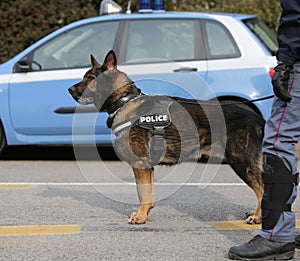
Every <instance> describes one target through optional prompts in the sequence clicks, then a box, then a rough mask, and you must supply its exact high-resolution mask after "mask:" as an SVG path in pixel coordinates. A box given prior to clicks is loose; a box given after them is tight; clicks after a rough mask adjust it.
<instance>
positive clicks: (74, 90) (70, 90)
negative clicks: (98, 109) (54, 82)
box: [68, 86, 76, 94]
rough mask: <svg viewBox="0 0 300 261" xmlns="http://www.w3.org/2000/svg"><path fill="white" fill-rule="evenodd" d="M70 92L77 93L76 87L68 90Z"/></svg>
mask: <svg viewBox="0 0 300 261" xmlns="http://www.w3.org/2000/svg"><path fill="white" fill-rule="evenodd" d="M68 91H69V93H70V94H72V93H74V92H76V88H75V86H72V87H70V88H69V89H68Z"/></svg>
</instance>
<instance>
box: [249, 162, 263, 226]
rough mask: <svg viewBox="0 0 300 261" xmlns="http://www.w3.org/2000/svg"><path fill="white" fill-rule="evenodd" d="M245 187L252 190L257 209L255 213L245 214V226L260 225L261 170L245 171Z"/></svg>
mask: <svg viewBox="0 0 300 261" xmlns="http://www.w3.org/2000/svg"><path fill="white" fill-rule="evenodd" d="M246 171H247V173H248V174H247V180H246V183H247V185H248V186H249V187H250V188H252V189H253V191H254V193H255V195H256V197H257V202H258V203H257V209H256V210H255V211H249V212H247V213H246V216H247V218H246V220H245V222H246V223H247V224H260V223H261V201H262V198H263V193H264V189H263V186H264V185H263V181H262V176H261V173H262V171H261V169H260V168H256V167H255V168H254V169H253V168H252V169H250V168H248V169H247V170H246Z"/></svg>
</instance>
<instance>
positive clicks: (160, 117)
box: [140, 114, 168, 123]
mask: <svg viewBox="0 0 300 261" xmlns="http://www.w3.org/2000/svg"><path fill="white" fill-rule="evenodd" d="M163 121H168V115H166V114H161V115H151V116H141V117H140V123H143V122H147V123H151V122H163Z"/></svg>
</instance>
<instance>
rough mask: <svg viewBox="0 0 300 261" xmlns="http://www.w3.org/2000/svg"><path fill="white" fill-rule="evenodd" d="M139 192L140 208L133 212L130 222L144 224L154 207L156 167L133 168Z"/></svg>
mask: <svg viewBox="0 0 300 261" xmlns="http://www.w3.org/2000/svg"><path fill="white" fill-rule="evenodd" d="M133 172H134V175H135V181H136V186H137V193H138V197H139V200H140V208H139V210H138V211H137V212H134V213H132V214H131V216H130V218H129V219H128V222H129V223H131V224H143V223H145V222H146V220H147V217H148V213H149V211H150V209H151V208H153V207H154V169H153V168H149V169H139V168H133Z"/></svg>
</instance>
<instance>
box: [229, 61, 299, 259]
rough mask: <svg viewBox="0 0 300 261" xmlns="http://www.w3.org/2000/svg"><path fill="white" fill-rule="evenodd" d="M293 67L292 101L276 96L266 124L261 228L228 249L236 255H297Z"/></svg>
mask: <svg viewBox="0 0 300 261" xmlns="http://www.w3.org/2000/svg"><path fill="white" fill-rule="evenodd" d="M294 68H295V75H293V76H292V77H291V79H290V90H291V95H292V97H293V98H292V101H291V102H289V103H285V102H282V101H280V100H278V99H277V98H275V99H274V104H273V108H272V114H271V117H270V119H269V120H268V121H267V123H266V127H265V137H264V142H263V152H264V154H265V155H266V164H265V169H264V173H263V177H264V186H265V191H264V192H265V193H264V199H263V202H262V204H263V207H262V210H263V217H262V229H261V231H260V234H259V235H258V236H256V237H255V238H254V239H252V240H251V241H250V242H248V243H246V244H244V245H241V246H237V247H232V248H231V249H230V250H229V257H230V258H233V259H239V260H243V259H245V258H246V259H247V260H254V259H255V258H256V259H258V258H259V259H262V260H266V258H270V259H273V258H277V259H289V258H292V257H293V255H294V251H295V250H294V248H295V245H294V230H295V215H294V213H293V212H292V211H290V205H291V204H292V203H293V202H294V200H295V198H296V195H297V188H296V186H295V183H296V180H295V176H294V174H295V173H296V170H297V158H296V155H295V147H294V145H295V143H297V140H298V136H299V134H300V106H299V104H300V74H299V73H300V66H295V67H294Z"/></svg>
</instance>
